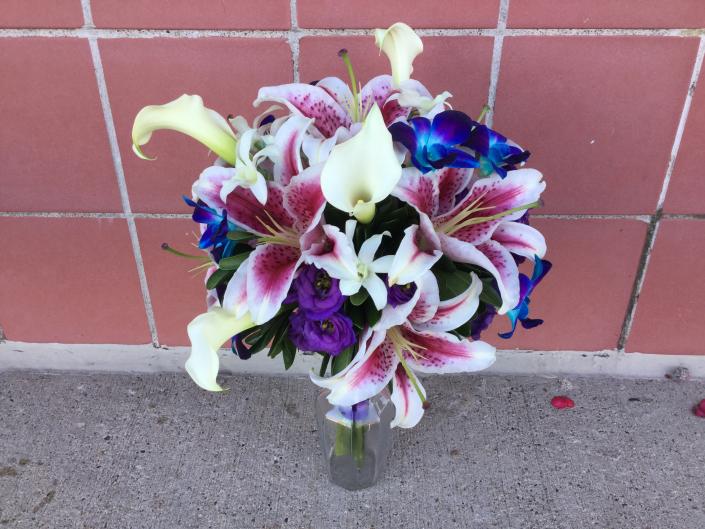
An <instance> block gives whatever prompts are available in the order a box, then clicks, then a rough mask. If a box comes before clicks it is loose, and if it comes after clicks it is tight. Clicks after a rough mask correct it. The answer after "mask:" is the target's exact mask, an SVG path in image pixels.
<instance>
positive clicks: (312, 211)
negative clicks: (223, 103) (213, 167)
mask: <svg viewBox="0 0 705 529" xmlns="http://www.w3.org/2000/svg"><path fill="white" fill-rule="evenodd" d="M320 172H321V166H320V165H318V166H312V167H308V168H307V169H305V170H304V171H302V172H301V173H299V174H297V175H295V176H293V177H292V178H291V180H290V182H289V185H288V186H286V187H284V186H282V185H280V184H279V183H277V182H273V181H267V202H266V204H264V205H262V204H260V203H259V201H258V200H257V198H256V197H255V196H254V194H253V193H252V191H251V190H250V189H247V188H244V189H242V190H239V191H238V192H237V193H230V194H229V195H228V196H227V199H226V200H225V201H223V199H222V198H221V193H220V190H221V187H222V185H223V183H224V182H225V181H226V180H227V175H224V174H222V173H218V172H216V171H210V172H204V173H202V174H201V177H200V178H199V180H198V181H197V182H196V183H195V184H194V187H193V192H194V194H195V195H196V196H197V197H198V198H200V199H201V200H202V201H203V202H205V203H206V204H207V205H208V206H210V207H212V208H214V209H216V210H218V211H220V210H223V209H224V210H225V212H226V213H227V215H228V218H229V219H231V220H232V221H233V222H235V223H236V224H237V225H238V226H241V227H242V228H243V229H245V230H247V231H249V232H250V233H253V234H255V235H257V236H258V237H259V244H258V245H257V247H256V248H255V249H254V250H253V251H252V253H251V254H250V256H249V257H248V258H247V259H246V260H245V261H244V262H243V263H242V264H241V265H240V268H238V271H237V272H238V274H239V273H241V271H242V276H239V275H238V274H236V275H235V276H234V277H233V278H232V279H231V280H230V283H229V284H228V288H230V287H231V285H233V283H235V284H237V286H234V287H233V288H234V289H235V291H237V292H240V293H242V292H247V295H246V296H242V297H246V299H247V307H248V310H249V313H250V315H251V317H252V320H253V321H254V322H255V323H256V324H258V325H259V324H262V323H265V322H267V321H269V320H270V319H271V318H272V317H273V316H274V315H275V314H276V313H277V311H278V310H279V308H280V307H281V305H282V302H283V301H284V299H285V298H286V296H287V293H288V292H289V288H290V287H291V283H292V281H293V280H294V276H295V273H296V270H297V268H298V267H299V266H300V265H301V264H302V263H303V261H304V254H305V253H306V251H307V250H309V249H310V248H311V247H312V245H313V244H314V243H315V242H316V241H317V240H318V239H320V238H322V237H323V234H322V233H320V232H319V231H318V230H317V227H318V225H319V222H320V219H321V215H322V214H323V208H324V207H325V203H326V202H325V198H324V197H323V194H322V193H321V186H320Z"/></svg>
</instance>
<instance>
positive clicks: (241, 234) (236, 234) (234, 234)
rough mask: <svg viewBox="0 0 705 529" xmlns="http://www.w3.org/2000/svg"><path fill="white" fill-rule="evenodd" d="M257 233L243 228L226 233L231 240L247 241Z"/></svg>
mask: <svg viewBox="0 0 705 529" xmlns="http://www.w3.org/2000/svg"><path fill="white" fill-rule="evenodd" d="M254 236H255V235H254V234H252V233H248V232H246V231H241V230H233V231H229V232H228V233H227V235H226V237H227V238H228V239H230V240H231V241H246V240H248V239H252V238H253V237H254Z"/></svg>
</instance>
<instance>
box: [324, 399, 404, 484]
mask: <svg viewBox="0 0 705 529" xmlns="http://www.w3.org/2000/svg"><path fill="white" fill-rule="evenodd" d="M328 393H329V391H328V390H327V389H326V390H323V391H321V392H320V394H319V395H318V399H317V400H316V421H317V422H318V431H319V433H320V440H321V448H322V449H323V460H324V462H325V465H326V467H327V469H328V475H329V477H330V480H331V482H333V483H335V484H336V485H338V486H340V487H343V488H345V489H348V490H358V489H364V488H366V487H370V486H372V485H374V484H375V483H376V482H377V481H378V480H379V478H380V477H381V476H382V474H383V473H384V469H385V467H386V465H387V455H388V454H389V449H390V447H391V444H392V428H391V422H392V420H393V419H394V405H393V404H392V401H391V400H390V395H389V391H387V389H384V390H383V391H381V392H380V393H379V394H377V395H375V396H374V397H372V398H371V399H369V400H366V401H363V402H360V403H358V404H355V405H354V406H351V407H344V406H333V405H332V404H330V403H329V402H328V399H327V398H326V397H327V396H328Z"/></svg>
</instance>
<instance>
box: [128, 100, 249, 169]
mask: <svg viewBox="0 0 705 529" xmlns="http://www.w3.org/2000/svg"><path fill="white" fill-rule="evenodd" d="M162 129H168V130H175V131H178V132H181V133H183V134H186V135H187V136H191V137H192V138H194V139H196V140H198V141H200V142H201V143H202V144H203V145H205V146H206V147H208V148H209V149H210V150H211V151H213V152H214V153H216V154H217V155H218V156H220V157H221V158H222V159H223V160H225V161H226V162H228V163H229V164H230V165H235V154H236V153H235V150H236V146H237V140H236V139H235V134H234V133H233V131H232V129H231V128H230V125H228V122H227V121H226V119H225V118H224V117H223V116H221V115H220V114H218V113H217V112H216V111H214V110H211V109H210V108H206V107H205V106H204V105H203V99H201V96H198V95H186V94H184V95H182V96H181V97H179V98H178V99H175V100H174V101H171V102H170V103H167V104H165V105H150V106H147V107H144V108H143V109H142V110H140V111H139V113H138V114H137V116H135V122H134V124H133V125H132V150H133V151H135V154H136V155H137V156H139V157H140V158H142V159H143V160H153V158H149V157H148V156H146V155H145V154H144V153H143V152H142V149H141V147H142V145H145V144H146V143H147V142H149V140H150V139H151V137H152V133H153V132H154V131H156V130H162Z"/></svg>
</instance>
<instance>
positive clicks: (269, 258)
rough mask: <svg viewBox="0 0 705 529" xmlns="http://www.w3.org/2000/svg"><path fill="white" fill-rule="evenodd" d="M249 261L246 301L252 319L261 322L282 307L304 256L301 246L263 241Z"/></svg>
mask: <svg viewBox="0 0 705 529" xmlns="http://www.w3.org/2000/svg"><path fill="white" fill-rule="evenodd" d="M248 261H249V268H248V271H247V305H248V307H249V309H250V314H251V315H252V319H253V321H254V322H255V323H256V324H258V325H261V324H262V323H266V322H267V321H269V320H270V319H272V317H274V315H276V313H277V312H278V311H279V309H280V308H281V305H282V303H283V301H284V299H285V298H286V296H287V294H288V292H289V288H290V287H291V283H292V281H293V280H294V274H295V273H296V269H297V268H298V267H299V265H300V264H301V263H302V261H303V257H302V256H301V251H300V250H299V249H298V248H292V247H291V246H284V245H281V244H262V245H260V246H258V247H257V248H255V249H254V251H253V252H252V253H251V254H250V257H249V258H248Z"/></svg>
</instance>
